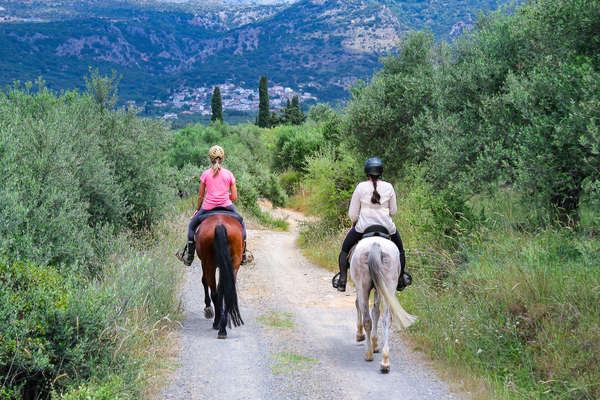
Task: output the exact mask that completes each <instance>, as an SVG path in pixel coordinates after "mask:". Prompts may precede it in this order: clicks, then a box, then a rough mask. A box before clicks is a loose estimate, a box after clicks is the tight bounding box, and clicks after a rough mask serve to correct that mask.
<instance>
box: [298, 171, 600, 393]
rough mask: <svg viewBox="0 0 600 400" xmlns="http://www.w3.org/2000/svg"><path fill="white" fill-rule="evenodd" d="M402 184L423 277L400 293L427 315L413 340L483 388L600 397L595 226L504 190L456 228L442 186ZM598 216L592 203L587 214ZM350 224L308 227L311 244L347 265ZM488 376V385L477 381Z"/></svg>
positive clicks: (328, 260) (309, 249)
mask: <svg viewBox="0 0 600 400" xmlns="http://www.w3.org/2000/svg"><path fill="white" fill-rule="evenodd" d="M401 186H402V188H403V190H402V191H400V190H397V193H399V198H398V205H399V211H398V214H397V215H396V216H395V218H394V220H395V222H396V225H397V227H398V229H399V231H400V233H401V235H402V239H403V242H404V246H405V249H406V252H407V269H408V271H409V272H411V274H412V275H413V279H414V284H413V285H412V286H411V287H409V288H407V289H406V290H404V291H403V292H401V293H400V294H399V296H400V301H401V303H402V305H403V306H404V307H405V308H406V309H407V310H408V311H409V312H411V313H413V314H416V315H418V316H419V319H420V322H419V323H418V324H416V325H414V326H413V327H411V328H410V329H409V330H408V331H406V332H405V333H404V334H405V335H406V336H407V338H408V339H409V340H410V342H412V344H413V346H414V347H416V348H417V349H420V350H422V351H424V352H425V353H426V354H428V355H429V356H430V357H431V358H432V359H433V360H434V362H435V363H436V364H439V365H438V367H437V369H439V370H440V371H443V370H445V369H451V370H452V371H453V372H452V374H451V375H450V376H451V379H453V380H455V381H456V382H461V381H462V382H464V384H462V385H460V384H459V386H461V389H462V390H464V391H466V392H471V395H472V396H473V397H474V398H495V399H522V398H528V399H541V398H552V399H597V398H600V313H599V312H598V304H600V241H599V240H598V239H599V238H598V236H595V235H594V234H593V232H595V231H594V230H593V229H588V228H585V229H579V230H578V229H573V227H560V226H558V225H556V224H552V223H550V219H549V218H548V217H547V216H545V215H544V214H543V213H542V212H539V211H537V210H535V209H532V208H531V207H528V206H525V205H524V204H523V203H522V202H521V201H520V200H519V199H518V198H517V197H516V196H515V195H514V193H512V192H510V191H509V190H503V191H500V193H499V194H498V195H497V196H495V197H485V196H478V197H476V198H473V200H472V201H471V204H470V206H471V208H472V210H473V214H474V215H478V217H477V220H476V221H467V222H466V223H464V224H458V225H457V226H456V229H454V231H453V232H452V234H451V235H445V234H444V233H442V232H440V231H439V230H438V229H437V228H436V226H435V223H434V222H435V218H434V217H435V216H434V215H433V214H432V212H431V208H430V207H429V206H428V204H429V202H430V201H431V199H430V196H431V194H432V193H431V191H430V189H429V188H427V187H423V186H422V184H421V183H416V184H415V183H413V184H412V185H411V184H410V182H403V184H402V185H401ZM594 218H597V217H596V216H594V215H591V216H590V212H589V211H588V214H587V215H586V221H590V220H593V219H594ZM466 225H468V226H470V227H471V229H463V228H462V226H466ZM344 233H345V232H344V230H343V229H342V228H341V227H337V228H336V227H330V228H327V227H325V226H308V227H306V229H305V230H304V231H303V232H302V233H301V237H300V240H299V244H300V245H301V246H302V247H303V251H304V254H305V255H306V256H307V257H308V258H310V259H311V260H312V261H314V262H315V263H317V264H319V265H322V266H325V267H326V268H328V269H331V270H336V269H337V254H338V252H339V247H340V245H341V243H342V240H343V237H344ZM436 360H437V361H436ZM442 375H445V376H448V374H447V373H444V372H442ZM479 379H483V380H484V381H485V382H486V383H485V384H483V385H482V384H479V385H477V384H473V382H479ZM474 386H477V387H478V388H477V389H476V390H473V387H474Z"/></svg>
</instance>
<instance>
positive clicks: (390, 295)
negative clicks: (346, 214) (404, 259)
mask: <svg viewBox="0 0 600 400" xmlns="http://www.w3.org/2000/svg"><path fill="white" fill-rule="evenodd" d="M399 274H400V255H399V251H398V248H397V247H396V245H395V244H394V243H393V242H392V241H390V240H387V239H384V238H381V237H369V238H365V239H362V240H361V241H360V242H358V244H357V245H356V247H355V248H354V253H353V254H352V258H351V260H350V275H351V276H352V280H353V281H354V284H355V285H356V311H357V314H358V321H357V327H356V341H357V342H361V341H363V340H365V334H364V332H363V329H364V331H366V333H367V353H366V354H365V360H366V361H373V353H374V352H375V353H378V352H379V344H378V343H377V322H378V320H379V303H380V301H381V297H382V296H383V298H384V303H383V358H382V359H381V372H383V373H388V372H390V359H389V356H390V348H389V330H390V325H391V322H392V314H394V321H395V322H396V323H397V324H398V326H399V328H408V327H409V326H410V325H412V324H413V323H415V322H416V321H417V317H416V316H414V315H411V314H409V313H407V312H406V311H404V309H403V308H402V306H401V305H400V303H399V302H398V299H397V298H396V295H395V290H396V284H397V283H398V275H399ZM373 286H374V287H375V293H374V296H373V299H374V304H373V309H372V310H371V313H372V317H373V319H372V320H371V315H369V295H370V293H371V289H372V288H373Z"/></svg>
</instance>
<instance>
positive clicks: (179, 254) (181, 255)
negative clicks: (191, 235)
mask: <svg viewBox="0 0 600 400" xmlns="http://www.w3.org/2000/svg"><path fill="white" fill-rule="evenodd" d="M186 253H187V244H186V245H185V246H184V247H183V249H182V250H177V253H175V257H177V259H178V260H179V261H181V262H182V263H184V264H185V256H186Z"/></svg>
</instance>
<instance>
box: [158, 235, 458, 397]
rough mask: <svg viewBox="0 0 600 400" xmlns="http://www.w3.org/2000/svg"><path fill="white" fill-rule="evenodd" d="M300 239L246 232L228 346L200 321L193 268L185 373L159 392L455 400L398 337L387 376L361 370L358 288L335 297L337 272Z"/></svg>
mask: <svg viewBox="0 0 600 400" xmlns="http://www.w3.org/2000/svg"><path fill="white" fill-rule="evenodd" d="M292 227H295V224H292ZM296 237H297V233H295V232H276V231H270V230H258V229H249V230H248V241H249V244H248V247H249V248H250V249H251V250H252V251H253V253H254V257H255V260H254V263H253V264H251V265H244V266H242V267H241V268H240V271H239V273H238V294H239V303H240V310H241V314H242V318H243V319H244V322H245V325H243V326H241V327H239V328H232V329H228V338H227V339H226V340H217V339H216V336H217V334H216V331H215V330H213V329H212V322H211V321H210V320H207V319H205V318H204V314H203V308H204V293H203V289H202V283H201V281H200V280H201V277H202V268H201V266H200V264H199V262H197V261H195V262H194V264H193V265H192V266H191V267H189V269H188V271H187V273H186V284H185V287H184V292H183V304H184V307H185V310H186V319H185V322H184V324H183V329H182V332H181V340H180V346H181V348H180V356H179V357H180V361H179V362H180V368H179V369H178V370H177V371H176V372H175V373H174V374H173V376H172V378H171V381H170V383H169V384H168V387H167V388H166V389H165V390H164V391H163V397H164V398H165V399H186V400H187V399H216V398H222V399H331V398H340V399H342V398H343V399H367V398H373V399H407V400H408V399H436V400H437V399H458V398H459V397H458V396H457V395H456V394H453V393H451V392H450V391H449V390H448V388H447V387H446V385H445V384H444V383H442V382H440V381H439V379H437V378H436V377H435V376H434V375H433V374H432V372H431V371H429V370H427V368H426V367H425V366H423V365H422V363H420V362H419V361H416V360H417V359H418V357H415V356H414V354H412V353H411V351H410V350H409V349H407V347H406V345H404V344H403V343H402V341H401V340H400V338H399V337H398V336H397V335H392V337H391V340H390V347H391V351H390V363H391V371H390V373H389V374H387V375H384V374H381V373H380V372H379V363H380V361H381V360H380V357H381V353H377V354H375V360H374V361H373V362H366V361H364V352H365V344H364V342H362V343H357V342H356V341H355V332H356V309H355V307H354V298H355V291H354V288H353V286H351V285H349V287H348V291H347V292H346V293H339V292H337V291H336V290H334V289H333V288H332V287H331V283H330V281H331V275H332V274H331V272H329V271H326V270H324V269H322V268H319V267H317V266H315V265H313V264H311V263H310V262H308V261H307V260H306V259H305V258H304V257H303V256H302V254H301V253H300V251H299V250H298V248H297V247H296V246H295V239H296ZM380 324H381V322H380ZM380 332H381V330H380Z"/></svg>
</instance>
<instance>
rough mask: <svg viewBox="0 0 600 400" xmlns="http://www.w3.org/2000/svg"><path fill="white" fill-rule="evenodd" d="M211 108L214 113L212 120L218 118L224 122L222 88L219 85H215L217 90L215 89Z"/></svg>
mask: <svg viewBox="0 0 600 400" xmlns="http://www.w3.org/2000/svg"><path fill="white" fill-rule="evenodd" d="M210 108H211V111H212V115H211V116H210V120H211V122H212V121H217V120H219V121H221V122H223V104H222V103H221V90H220V89H219V87H218V86H215V90H214V91H213V95H212V101H211V105H210Z"/></svg>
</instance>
